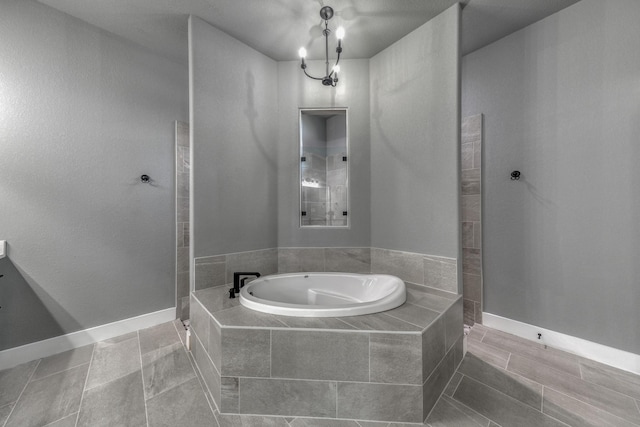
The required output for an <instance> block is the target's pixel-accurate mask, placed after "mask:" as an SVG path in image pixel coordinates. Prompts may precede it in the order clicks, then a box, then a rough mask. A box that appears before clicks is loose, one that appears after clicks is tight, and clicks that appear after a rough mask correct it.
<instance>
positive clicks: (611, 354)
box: [482, 312, 640, 374]
mask: <svg viewBox="0 0 640 427" xmlns="http://www.w3.org/2000/svg"><path fill="white" fill-rule="evenodd" d="M482 324H483V325H485V326H487V327H489V328H493V329H497V330H499V331H502V332H507V333H509V334H512V335H516V336H519V337H521V338H525V339H528V340H531V341H535V342H538V343H542V344H545V345H548V346H549V347H553V348H557V349H559V350H564V351H567V352H569V353H573V354H576V355H578V356H582V357H586V358H588V359H591V360H595V361H596V362H600V363H604V364H605V365H609V366H613V367H615V368H618V369H622V370H625V371H629V372H633V373H635V374H640V355H638V354H634V353H630V352H628V351H624V350H619V349H617V348H613V347H608V346H606V345H602V344H598V343H595V342H593V341H587V340H585V339H582V338H578V337H574V336H571V335H566V334H563V333H561V332H555V331H551V330H549V329H544V328H540V327H538V326H534V325H530V324H528V323H522V322H519V321H517V320H512V319H507V318H506V317H501V316H497V315H495V314H491V313H484V312H483V313H482ZM539 333H540V334H542V338H541V339H538V334H539Z"/></svg>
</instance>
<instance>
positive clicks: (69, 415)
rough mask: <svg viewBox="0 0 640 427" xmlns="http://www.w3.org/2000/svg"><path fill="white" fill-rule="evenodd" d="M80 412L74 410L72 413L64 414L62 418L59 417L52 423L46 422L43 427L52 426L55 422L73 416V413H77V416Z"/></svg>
mask: <svg viewBox="0 0 640 427" xmlns="http://www.w3.org/2000/svg"><path fill="white" fill-rule="evenodd" d="M78 412H79V411H78ZM78 412H72V413H70V414H68V415H65V416H64V417H62V418H58V419H57V420H55V421H51V422H50V423H48V424H45V425H44V426H43V427H47V426H51V425H53V424H55V423H57V422H58V421H61V420H64V419H65V418H71V416H72V415H75V416H76V417H77V416H78Z"/></svg>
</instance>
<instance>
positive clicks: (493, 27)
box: [39, 0, 579, 64]
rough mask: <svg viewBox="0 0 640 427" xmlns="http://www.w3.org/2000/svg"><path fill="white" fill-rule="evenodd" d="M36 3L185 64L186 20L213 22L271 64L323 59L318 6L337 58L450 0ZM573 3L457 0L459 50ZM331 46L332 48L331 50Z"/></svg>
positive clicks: (390, 36)
mask: <svg viewBox="0 0 640 427" xmlns="http://www.w3.org/2000/svg"><path fill="white" fill-rule="evenodd" d="M39 1H40V2H41V3H44V4H46V5H49V6H51V7H54V8H56V9H58V10H61V11H63V12H65V13H67V14H69V15H72V16H74V17H77V18H79V19H81V20H83V21H86V22H89V23H90V24H93V25H95V26H97V27H100V28H102V29H104V30H106V31H109V32H111V33H114V34H116V35H118V36H121V37H123V38H125V39H128V40H131V41H133V42H135V43H137V44H140V45H142V46H144V47H146V48H148V49H150V50H152V51H154V52H156V53H159V54H162V55H164V56H167V57H169V58H171V59H173V60H175V61H178V62H182V63H185V64H186V63H187V58H188V50H187V43H188V42H187V40H188V37H187V18H188V16H189V15H190V14H192V15H195V16H198V17H200V18H202V19H204V20H205V21H207V22H209V23H210V24H211V25H213V26H215V27H217V28H219V29H220V30H222V31H224V32H226V33H228V34H229V35H231V36H233V37H235V38H237V39H238V40H240V41H242V42H244V43H245V44H247V45H249V46H251V47H253V48H254V49H256V50H258V51H260V52H262V53H263V54H265V55H267V56H269V57H271V58H273V59H274V60H277V61H286V60H297V59H298V58H297V52H298V49H299V48H300V46H305V47H306V48H307V51H308V52H309V56H308V58H309V59H318V58H321V57H322V58H324V39H323V37H322V33H321V24H322V19H321V18H320V15H319V11H320V8H321V7H322V6H323V5H325V4H327V5H329V6H332V7H333V8H334V10H335V16H334V18H333V19H331V21H330V22H329V24H330V28H334V29H335V28H336V27H337V26H339V25H342V26H344V28H345V30H346V36H345V38H344V42H343V45H344V51H343V58H370V57H372V56H374V55H375V54H376V53H378V52H380V51H381V50H383V49H384V48H386V47H388V46H390V45H391V44H393V43H394V42H395V41H397V40H399V39H401V38H402V37H403V36H405V35H406V34H408V33H410V32H411V31H412V30H414V29H416V28H418V27H419V26H420V25H422V24H424V23H425V22H427V21H428V20H430V19H431V18H433V17H435V16H436V15H438V14H439V13H441V12H442V11H444V10H445V9H447V8H448V7H450V6H451V5H453V4H455V3H456V0H125V1H123V0H39ZM578 1H579V0H460V3H461V5H462V6H463V12H462V23H461V25H462V53H463V54H467V53H470V52H473V51H474V50H476V49H478V48H480V47H483V46H486V45H487V44H490V43H492V42H494V41H496V40H498V39H500V38H502V37H504V36H506V35H508V34H511V33H512V32H514V31H517V30H519V29H521V28H523V27H525V26H527V25H529V24H531V23H533V22H536V21H538V20H540V19H542V18H544V17H546V16H549V15H551V14H553V13H555V12H557V11H559V10H561V9H564V8H565V7H567V6H570V5H572V4H573V3H576V2H578ZM332 46H333V45H332V44H330V49H333V48H332Z"/></svg>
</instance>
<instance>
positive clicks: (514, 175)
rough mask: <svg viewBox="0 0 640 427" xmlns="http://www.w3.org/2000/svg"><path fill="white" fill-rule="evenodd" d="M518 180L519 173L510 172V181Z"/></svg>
mask: <svg viewBox="0 0 640 427" xmlns="http://www.w3.org/2000/svg"><path fill="white" fill-rule="evenodd" d="M519 179H520V171H513V172H511V180H512V181H517V180H519Z"/></svg>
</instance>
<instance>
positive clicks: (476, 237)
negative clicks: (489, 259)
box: [472, 222, 482, 249]
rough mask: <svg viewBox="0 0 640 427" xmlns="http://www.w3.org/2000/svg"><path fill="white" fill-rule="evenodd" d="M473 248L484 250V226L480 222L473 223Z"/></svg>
mask: <svg viewBox="0 0 640 427" xmlns="http://www.w3.org/2000/svg"><path fill="white" fill-rule="evenodd" d="M472 247H473V248H476V249H482V224H481V223H480V222H474V223H473V246H472Z"/></svg>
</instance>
